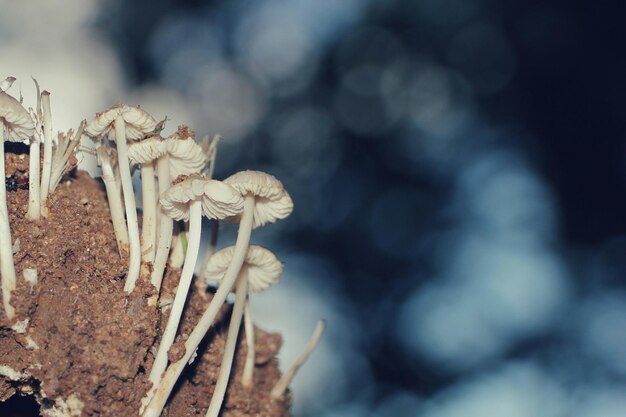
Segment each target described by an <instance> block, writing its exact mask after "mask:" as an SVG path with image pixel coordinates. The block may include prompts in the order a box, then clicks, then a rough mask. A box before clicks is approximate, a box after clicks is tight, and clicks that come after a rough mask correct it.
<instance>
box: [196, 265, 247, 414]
mask: <svg viewBox="0 0 626 417" xmlns="http://www.w3.org/2000/svg"><path fill="white" fill-rule="evenodd" d="M245 270H246V268H245V267H244V268H242V270H241V273H240V274H239V278H238V279H237V291H236V295H235V305H234V307H233V313H232V315H231V316H230V324H229V325H228V337H227V339H226V345H224V353H223V355H222V364H221V365H220V372H219V374H218V376H217V381H216V383H215V389H214V390H213V396H212V397H211V403H210V404H209V409H208V410H207V413H206V417H217V416H218V415H219V413H220V408H221V407H222V402H223V401H224V394H225V393H226V387H227V386H228V378H229V377H230V371H231V368H232V366H233V357H234V356H235V348H236V347H237V336H239V327H240V326H241V316H242V315H243V310H244V305H245V304H246V297H247V296H248V277H247V275H248V274H247V273H246V272H245Z"/></svg>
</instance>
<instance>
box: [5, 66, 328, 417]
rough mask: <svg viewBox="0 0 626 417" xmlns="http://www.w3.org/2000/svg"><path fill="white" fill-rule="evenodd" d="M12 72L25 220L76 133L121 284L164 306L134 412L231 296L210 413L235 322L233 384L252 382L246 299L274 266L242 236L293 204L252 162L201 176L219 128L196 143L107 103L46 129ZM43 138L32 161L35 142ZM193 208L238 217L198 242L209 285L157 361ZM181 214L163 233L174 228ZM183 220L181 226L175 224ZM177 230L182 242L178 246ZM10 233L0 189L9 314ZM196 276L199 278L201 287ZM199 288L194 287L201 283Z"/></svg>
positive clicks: (40, 208)
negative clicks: (138, 197)
mask: <svg viewBox="0 0 626 417" xmlns="http://www.w3.org/2000/svg"><path fill="white" fill-rule="evenodd" d="M14 81H15V78H13V77H9V78H7V79H6V80H4V81H2V82H1V83H0V127H1V128H2V130H1V131H0V134H1V137H2V140H3V142H4V141H14V142H23V143H26V144H28V145H29V147H30V157H29V170H30V174H29V204H28V212H27V217H28V218H29V219H30V220H32V221H34V222H36V221H38V220H39V219H40V218H41V217H42V216H44V217H45V216H46V215H47V205H46V199H47V198H48V195H50V194H51V193H52V192H54V190H55V188H56V186H57V185H58V184H59V182H60V181H61V178H62V176H63V175H64V173H66V171H67V169H68V167H69V166H70V158H71V156H72V155H73V154H74V153H75V152H76V151H77V150H78V147H79V145H80V142H81V139H82V137H83V136H87V137H88V138H90V139H91V140H92V141H93V143H94V144H95V152H96V156H97V160H98V164H99V165H100V167H101V169H102V180H103V182H104V185H105V190H106V195H107V199H108V203H109V208H110V211H111V218H112V223H113V228H114V232H115V237H116V240H117V246H118V251H119V255H120V256H121V257H124V256H128V264H129V269H128V273H127V275H126V279H125V285H124V290H125V292H126V293H127V294H130V293H132V292H133V289H134V288H135V284H136V282H137V280H138V278H139V277H140V276H145V277H148V274H149V278H150V282H151V283H152V285H153V286H154V287H155V288H156V290H157V291H156V294H157V295H156V296H155V297H153V298H152V299H151V300H150V303H151V304H152V305H158V306H159V308H170V309H171V310H170V314H169V319H168V322H167V325H166V327H165V330H164V332H163V334H162V337H161V340H160V345H159V348H158V351H157V353H156V358H155V360H154V364H153V366H152V369H150V370H149V371H150V374H149V379H150V381H151V382H152V384H153V385H152V389H150V390H149V391H148V392H147V394H146V396H145V397H144V398H143V401H142V406H141V410H138V412H139V415H141V416H143V417H156V416H159V415H160V414H161V412H162V410H163V407H164V406H165V404H166V401H167V399H168V397H169V395H170V393H171V392H172V389H173V388H174V385H175V383H176V381H177V380H178V378H179V377H180V375H181V373H182V372H183V369H184V368H185V366H186V365H187V364H188V363H191V362H192V361H193V360H194V358H195V354H196V350H197V348H198V345H199V344H200V342H201V340H202V339H203V338H204V336H205V335H206V334H207V332H208V330H209V328H210V327H211V325H212V324H213V323H214V321H215V319H216V316H217V315H218V312H219V310H220V308H221V307H222V305H223V304H224V303H225V301H226V298H227V296H228V295H229V293H231V292H232V291H234V292H235V302H234V307H233V309H232V316H231V320H230V324H229V329H228V335H227V341H226V345H225V350H224V353H223V358H222V364H221V367H220V372H219V376H218V380H217V384H216V386H215V391H214V394H213V396H212V398H211V403H210V406H209V409H208V411H207V414H206V415H207V416H209V417H215V416H217V415H218V414H219V411H220V408H221V405H222V402H223V399H224V394H225V391H226V387H227V383H228V379H229V375H230V371H231V367H232V362H233V357H234V353H235V348H236V341H237V335H238V333H239V328H240V325H241V321H242V318H243V320H244V329H245V337H246V343H247V346H248V350H247V352H248V353H247V357H246V362H245V366H244V372H243V384H244V386H246V387H248V388H252V380H253V378H252V377H253V372H254V354H255V349H254V331H253V321H252V313H251V309H250V305H249V302H248V300H249V295H250V293H259V292H262V291H264V290H266V289H267V288H269V287H270V286H271V285H273V284H276V283H277V282H278V281H279V279H280V277H281V274H282V271H283V265H282V263H281V262H280V261H279V260H278V259H277V258H276V256H274V254H273V253H272V252H270V251H269V250H267V249H265V248H262V247H260V246H256V245H251V244H250V236H251V233H252V230H253V229H256V228H258V227H261V226H264V225H266V224H269V223H274V222H276V221H277V220H280V219H283V218H285V217H287V216H288V215H289V214H290V213H291V211H292V209H293V203H292V200H291V198H290V196H289V194H288V193H287V191H286V190H285V189H284V188H283V185H282V184H281V182H280V181H278V180H277V179H276V178H274V177H273V176H271V175H269V174H266V173H263V172H259V171H242V172H238V173H236V174H234V175H232V176H230V177H228V178H226V179H225V180H223V181H218V180H216V179H213V178H212V174H213V167H214V164H215V156H216V148H217V143H218V142H219V140H220V137H219V136H215V137H213V139H212V140H209V139H208V137H206V138H205V139H204V140H203V142H202V143H201V144H199V143H197V142H196V140H195V135H194V133H193V132H192V131H191V130H190V129H188V128H187V127H185V126H180V127H179V129H178V130H177V131H176V132H175V133H174V134H172V135H171V136H169V137H167V138H163V137H162V136H161V135H160V133H161V132H162V131H163V128H164V124H165V120H163V121H162V122H160V123H157V122H156V121H155V119H154V118H153V117H152V116H151V115H150V114H148V113H147V112H146V111H144V110H143V109H141V108H140V107H130V106H127V105H123V104H116V105H114V106H112V107H110V108H108V109H106V110H105V111H103V112H101V113H98V114H96V117H95V119H94V120H92V121H90V122H89V123H87V121H85V120H83V121H82V122H81V123H80V125H79V127H78V129H77V130H76V131H75V132H74V131H73V130H70V131H69V132H67V133H59V134H58V135H57V137H56V138H54V137H53V135H52V124H51V122H52V116H51V114H52V113H51V109H50V94H49V93H48V92H47V91H43V92H41V93H40V89H39V85H38V84H37V82H36V81H35V85H36V86H37V93H38V97H37V109H36V110H33V109H29V111H27V110H26V109H25V108H24V107H23V106H22V104H21V103H20V101H18V100H16V99H15V98H14V97H12V96H11V95H9V94H7V93H6V90H7V89H8V88H10V87H11V85H12V84H13V82H14ZM42 143H43V167H40V148H41V144H42ZM135 167H139V169H140V171H141V182H142V198H143V201H142V208H143V220H142V227H141V234H140V231H139V223H138V220H137V209H136V202H135V192H134V190H133V183H132V170H133V169H134V168H135ZM4 177H5V165H4V147H3V146H0V178H4ZM202 216H205V217H207V218H209V219H212V220H214V221H218V220H227V221H230V222H234V223H238V224H239V229H238V233H237V239H236V242H235V245H234V246H230V247H227V248H224V249H221V250H219V251H215V246H214V242H212V245H210V247H209V253H207V258H206V259H207V261H206V264H205V265H204V268H203V273H202V277H203V281H204V279H206V280H207V281H209V280H210V281H213V282H218V283H219V286H218V288H217V291H216V293H215V295H214V296H213V298H212V300H211V301H210V302H208V305H207V307H206V310H205V311H204V313H203V315H202V316H201V318H200V320H199V322H198V323H197V325H196V327H195V328H194V330H193V331H192V332H191V334H190V335H189V337H188V338H187V340H186V342H185V354H184V356H183V357H182V358H180V359H178V360H177V361H175V362H172V363H168V355H167V353H168V350H169V349H170V347H171V346H172V344H173V342H174V339H175V337H176V333H177V330H178V326H179V323H180V320H181V315H182V312H183V307H184V305H185V300H186V298H187V295H188V290H189V287H190V285H191V282H192V279H193V277H194V270H195V266H196V262H197V259H198V252H199V249H200V238H201V229H202ZM181 222H185V223H186V224H187V225H188V226H187V228H185V227H182V228H181V230H179V233H177V234H174V229H175V226H176V225H180V224H181ZM183 224H184V223H183ZM185 238H186V248H185ZM11 247H12V245H11V230H10V227H9V222H8V210H7V200H6V188H5V187H4V186H3V187H0V267H1V270H0V273H1V277H2V301H3V307H4V312H5V314H6V316H7V317H8V318H9V319H13V318H14V317H15V310H14V308H13V307H12V305H11V292H12V291H13V290H14V289H15V285H16V277H15V267H14V263H13V255H12V250H11ZM168 262H169V267H170V268H171V267H180V266H181V264H182V272H181V276H180V281H179V283H178V287H177V289H176V294H175V297H174V300H173V302H171V303H165V302H160V300H159V289H160V287H161V282H162V279H163V275H164V273H165V269H166V265H167V264H168ZM201 285H206V284H201ZM205 288H206V287H205ZM323 330H324V322H323V321H320V322H319V323H318V326H317V328H316V329H315V331H314V334H313V337H312V339H311V342H310V343H309V346H307V348H306V349H305V351H304V352H303V353H302V355H301V356H300V357H299V358H298V359H297V360H296V362H295V363H294V364H293V366H292V367H291V368H290V369H289V370H288V371H287V372H285V374H284V375H283V377H282V378H281V379H280V380H279V382H278V383H277V384H276V386H275V387H274V389H273V391H272V394H271V396H272V398H280V397H281V396H282V395H283V394H284V392H285V390H286V388H287V386H288V384H289V383H290V381H291V379H292V378H293V376H294V374H295V373H296V371H297V369H298V368H299V367H300V366H301V365H302V363H304V361H305V360H306V358H307V357H308V355H309V354H310V353H311V351H312V350H313V349H314V347H315V345H316V344H317V341H318V340H319V338H320V336H321V334H322V333H323Z"/></svg>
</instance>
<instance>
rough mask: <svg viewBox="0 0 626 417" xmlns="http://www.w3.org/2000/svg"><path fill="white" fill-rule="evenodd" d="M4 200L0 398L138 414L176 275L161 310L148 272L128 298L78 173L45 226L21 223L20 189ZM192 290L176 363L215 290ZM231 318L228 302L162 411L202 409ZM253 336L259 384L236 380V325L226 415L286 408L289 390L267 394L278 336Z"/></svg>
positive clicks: (56, 409)
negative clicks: (5, 283) (10, 274)
mask: <svg viewBox="0 0 626 417" xmlns="http://www.w3.org/2000/svg"><path fill="white" fill-rule="evenodd" d="M6 164H7V175H13V174H14V173H19V174H20V175H22V176H24V175H26V176H27V172H28V155H24V154H21V155H17V154H14V153H10V152H8V153H7V157H6ZM7 203H8V209H9V220H10V224H11V233H12V239H13V248H14V256H13V258H14V262H15V269H16V274H17V288H16V290H15V291H14V292H13V293H12V295H11V304H12V305H13V307H15V310H16V318H15V319H14V320H13V321H8V320H7V317H6V316H5V314H4V310H3V309H0V310H2V311H1V313H0V402H2V401H5V400H7V399H8V398H10V397H12V396H13V395H34V396H35V398H36V399H37V401H38V403H39V404H40V413H41V415H42V416H50V417H52V416H54V417H58V416H111V417H126V416H138V414H139V413H138V410H139V407H140V404H141V398H142V397H143V396H144V394H145V392H146V391H147V390H148V388H149V385H150V384H149V382H148V378H147V373H148V372H149V369H150V367H151V365H152V362H153V361H154V355H155V354H156V350H157V348H158V343H159V337H160V334H161V332H162V329H163V328H164V327H165V323H166V322H167V315H168V313H169V308H168V300H173V298H174V291H175V286H176V284H177V281H178V279H179V277H180V271H178V270H168V271H167V273H166V276H165V278H164V282H163V289H162V293H161V297H160V302H159V306H151V305H150V303H149V302H148V300H149V299H150V297H151V296H152V295H153V294H154V288H153V287H152V286H151V285H150V283H149V277H148V276H147V274H144V275H143V276H142V277H141V278H140V280H139V281H138V282H137V287H136V289H135V291H134V292H133V293H132V294H131V295H130V296H126V294H125V293H124V290H123V287H124V279H125V277H126V272H127V268H128V259H126V255H125V254H124V255H123V256H124V259H121V258H120V256H119V254H118V252H117V246H116V241H115V235H114V232H113V226H112V223H111V217H110V213H109V209H108V206H107V201H106V197H105V195H104V192H103V191H102V187H101V185H100V184H99V183H98V182H97V181H95V180H94V179H92V178H91V177H89V175H88V174H86V173H84V172H81V171H78V172H77V173H75V175H74V177H73V178H65V179H64V180H63V181H62V182H61V183H60V184H59V185H58V187H57V189H56V190H55V192H54V193H53V194H52V195H51V196H50V197H49V200H48V209H49V215H48V217H46V218H42V219H41V221H40V222H33V221H30V220H28V219H27V218H26V211H27V209H28V190H27V189H21V188H19V189H17V190H15V191H8V192H7ZM34 271H35V272H34ZM33 277H36V278H35V279H33ZM197 288H202V287H200V286H195V285H192V286H191V289H190V295H189V299H188V303H187V306H186V308H185V311H184V316H183V321H182V323H181V326H180V329H179V334H180V335H182V337H181V336H178V338H177V341H176V344H175V345H174V346H173V347H172V348H171V349H170V352H169V353H170V357H171V358H175V357H176V356H179V355H182V354H183V353H184V347H183V344H184V340H185V338H186V337H187V335H188V334H189V333H190V332H191V330H192V329H193V326H194V325H195V323H196V321H197V320H198V319H199V317H200V315H201V314H202V312H203V311H204V309H205V308H206V306H207V305H208V303H209V301H210V299H211V297H212V294H211V293H210V292H206V290H198V289H197ZM229 317H230V306H227V305H225V306H224V307H222V312H221V315H220V317H219V318H218V322H217V324H216V326H215V328H214V329H213V330H212V331H211V333H210V334H209V335H207V337H205V339H204V341H203V344H202V345H201V346H200V347H199V349H198V355H197V357H196V359H195V361H194V363H193V364H192V365H191V366H188V367H187V369H186V371H185V373H184V374H183V378H182V381H180V382H179V384H178V387H177V389H176V390H175V392H174V393H173V395H172V396H171V397H170V401H169V402H168V406H167V407H166V409H165V410H164V413H163V415H164V416H167V417H187V416H201V415H204V414H205V413H206V410H207V409H208V405H209V402H210V399H211V394H212V392H213V389H214V385H215V381H216V379H217V375H218V372H219V367H220V361H221V357H222V351H223V348H224V343H225V338H226V335H225V332H226V329H227V327H228V323H227V321H228V318H229ZM256 336H257V340H256V349H257V364H256V367H255V374H254V389H253V390H252V391H247V390H245V389H244V388H243V387H242V385H241V374H242V372H243V363H244V359H245V355H246V346H245V337H244V333H243V330H242V331H241V334H240V339H239V346H238V351H237V354H236V359H235V363H234V368H233V371H232V372H231V378H230V383H229V388H228V391H227V398H226V400H225V402H224V406H223V407H222V413H221V416H224V417H230V416H232V417H234V416H238V417H243V416H263V417H284V416H288V415H289V405H290V401H291V398H290V394H289V393H288V394H287V395H286V396H285V398H282V399H280V400H271V399H270V397H269V393H270V391H271V389H272V387H273V386H274V384H275V383H276V382H277V381H278V379H279V377H280V372H279V370H278V362H277V360H276V353H277V351H278V349H279V347H280V343H281V339H280V335H277V334H268V333H265V332H263V331H262V330H260V329H256ZM181 349H182V350H181ZM1 408H2V404H0V410H1ZM1 414H2V413H1V412H0V415H1Z"/></svg>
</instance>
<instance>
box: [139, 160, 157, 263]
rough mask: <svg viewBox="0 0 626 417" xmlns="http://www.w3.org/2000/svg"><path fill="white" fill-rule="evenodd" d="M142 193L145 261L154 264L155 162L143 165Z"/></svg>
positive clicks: (142, 234)
mask: <svg viewBox="0 0 626 417" xmlns="http://www.w3.org/2000/svg"><path fill="white" fill-rule="evenodd" d="M141 192H142V201H143V222H142V223H141V237H142V240H143V249H142V253H143V256H144V261H146V262H154V256H155V253H156V217H157V214H156V213H157V205H156V180H155V178H154V162H150V163H148V164H141Z"/></svg>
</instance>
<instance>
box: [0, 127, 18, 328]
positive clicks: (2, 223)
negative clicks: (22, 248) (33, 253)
mask: <svg viewBox="0 0 626 417" xmlns="http://www.w3.org/2000/svg"><path fill="white" fill-rule="evenodd" d="M5 138H6V127H5V126H4V123H2V137H0V139H1V140H2V141H1V142H0V179H1V180H2V186H1V187H0V274H1V275H2V276H1V277H0V279H2V303H3V305H4V312H5V314H6V315H7V318H8V319H9V320H12V319H13V317H15V309H14V308H13V306H12V305H11V292H12V291H13V290H14V289H15V282H16V277H15V264H14V263H13V242H12V241H11V226H10V225H9V209H8V207H7V188H6V185H5V184H4V182H5V179H6V173H5V168H4V140H5Z"/></svg>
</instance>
